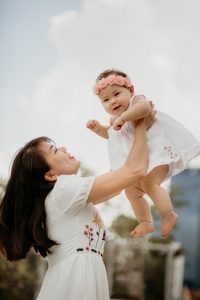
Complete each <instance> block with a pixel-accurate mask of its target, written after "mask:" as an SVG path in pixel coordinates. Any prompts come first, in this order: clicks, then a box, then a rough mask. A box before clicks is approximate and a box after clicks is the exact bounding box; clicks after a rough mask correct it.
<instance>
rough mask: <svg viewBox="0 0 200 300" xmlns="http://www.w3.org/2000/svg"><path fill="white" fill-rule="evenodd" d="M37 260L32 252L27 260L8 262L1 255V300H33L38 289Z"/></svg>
mask: <svg viewBox="0 0 200 300" xmlns="http://www.w3.org/2000/svg"><path fill="white" fill-rule="evenodd" d="M37 259H38V257H37V256H36V255H35V254H33V253H32V252H31V253H30V254H29V255H28V257H27V259H24V260H21V261H19V262H8V261H6V260H5V258H4V257H3V256H2V255H1V254H0V299H1V300H11V299H12V300H32V299H33V297H34V293H35V290H36V287H37V280H38V274H37Z"/></svg>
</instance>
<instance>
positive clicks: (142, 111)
mask: <svg viewBox="0 0 200 300" xmlns="http://www.w3.org/2000/svg"><path fill="white" fill-rule="evenodd" d="M150 111H151V106H150V103H149V101H147V100H146V99H145V97H144V96H135V97H134V104H133V105H132V106H131V107H130V108H129V109H128V110H126V111H124V112H123V113H122V114H121V115H120V116H119V117H118V118H117V119H116V120H115V122H114V125H113V128H114V129H116V130H119V129H120V128H121V126H123V124H124V123H125V122H127V121H135V120H138V119H142V118H144V117H146V116H147V115H148V113H150Z"/></svg>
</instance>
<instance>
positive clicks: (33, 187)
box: [0, 136, 57, 261]
mask: <svg viewBox="0 0 200 300" xmlns="http://www.w3.org/2000/svg"><path fill="white" fill-rule="evenodd" d="M42 142H48V143H53V141H52V140H51V139H49V138H47V137H45V136H43V137H39V138H36V139H34V140H32V141H30V142H29V143H27V144H26V145H25V146H24V147H23V148H21V149H20V150H19V151H18V152H17V154H16V156H15V158H14V160H13V164H12V168H11V174H10V178H9V180H8V183H7V187H6V191H5V195H4V197H3V200H2V202H1V205H0V251H1V252H2V253H3V255H5V256H6V258H7V260H10V261H16V260H19V259H22V258H25V257H26V255H27V253H28V252H29V250H30V248H31V247H34V249H35V251H36V252H39V253H40V254H41V255H42V256H43V257H45V256H47V253H50V250H49V249H50V247H52V246H53V245H56V244H57V243H56V241H53V240H51V239H50V238H49V237H48V233H47V226H46V213H45V206H44V203H45V199H46V197H47V195H48V193H49V192H50V191H51V190H52V189H53V187H54V184H55V182H49V181H47V180H45V178H44V175H45V173H46V172H48V171H49V165H48V164H47V162H46V161H45V158H44V156H43V154H42V152H41V151H40V150H39V145H40V144H41V143H42Z"/></svg>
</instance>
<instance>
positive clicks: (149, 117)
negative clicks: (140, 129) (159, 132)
mask: <svg viewBox="0 0 200 300" xmlns="http://www.w3.org/2000/svg"><path fill="white" fill-rule="evenodd" d="M149 103H150V106H151V111H150V113H149V114H148V115H147V116H146V117H145V118H144V119H139V120H136V121H134V123H135V126H137V125H138V124H139V123H140V122H143V121H144V123H145V126H146V129H147V130H148V129H149V128H150V127H151V126H152V125H153V123H154V122H155V120H156V110H154V104H153V102H152V101H149Z"/></svg>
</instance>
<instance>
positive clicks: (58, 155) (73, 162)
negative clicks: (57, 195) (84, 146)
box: [38, 142, 80, 180]
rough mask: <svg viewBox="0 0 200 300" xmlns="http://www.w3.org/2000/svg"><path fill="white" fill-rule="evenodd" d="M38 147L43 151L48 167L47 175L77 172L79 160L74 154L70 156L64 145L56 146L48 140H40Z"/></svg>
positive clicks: (55, 175)
mask: <svg viewBox="0 0 200 300" xmlns="http://www.w3.org/2000/svg"><path fill="white" fill-rule="evenodd" d="M38 149H39V150H40V151H41V152H42V153H43V155H44V158H45V160H46V162H47V163H48V165H49V167H50V170H49V172H47V173H49V175H52V176H54V177H57V176H59V175H67V174H68V175H71V174H77V172H78V169H79V166H80V162H79V161H78V160H77V159H76V158H75V157H74V156H71V155H70V153H68V152H67V150H66V148H65V147H59V148H57V147H56V146H55V145H52V144H50V143H48V142H42V143H41V144H40V146H39V147H38ZM45 178H46V177H45ZM46 179H47V180H49V179H48V178H46ZM52 180H53V177H52Z"/></svg>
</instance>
